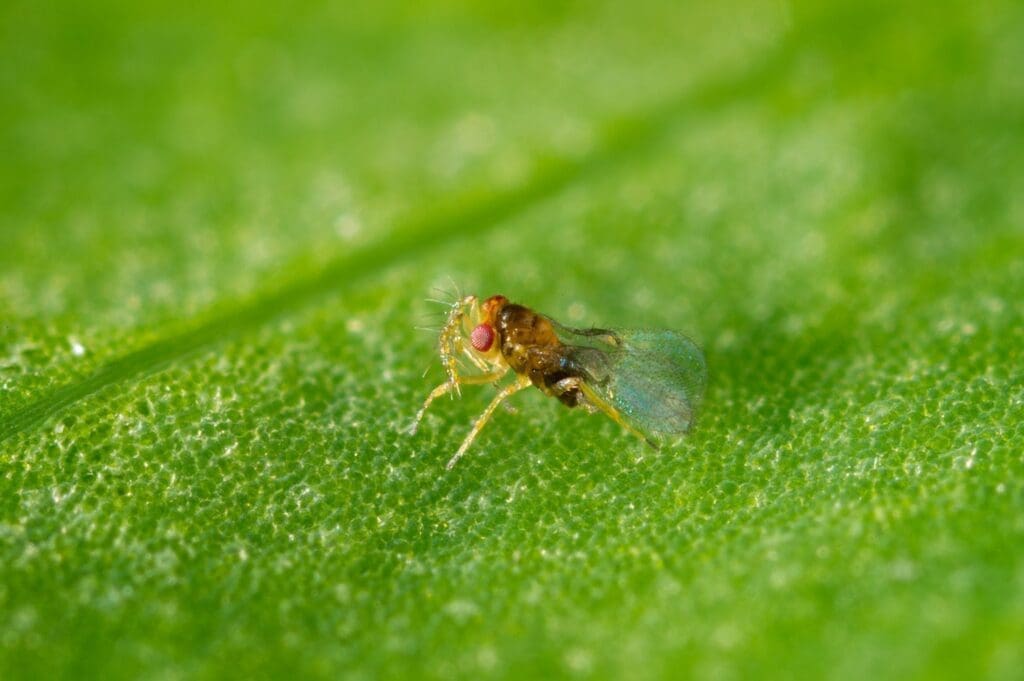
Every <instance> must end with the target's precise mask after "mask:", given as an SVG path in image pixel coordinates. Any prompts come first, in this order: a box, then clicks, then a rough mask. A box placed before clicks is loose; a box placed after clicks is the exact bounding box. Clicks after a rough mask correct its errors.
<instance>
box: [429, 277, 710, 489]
mask: <svg viewBox="0 0 1024 681" xmlns="http://www.w3.org/2000/svg"><path fill="white" fill-rule="evenodd" d="M440 355H441V363H442V364H443V365H444V369H445V371H446V372H447V374H448V379H447V380H446V381H445V382H444V383H442V384H441V385H439V386H437V387H436V388H434V390H433V391H431V393H430V395H428V396H427V399H426V401H425V402H424V403H423V406H422V407H421V408H420V410H419V413H417V414H416V419H415V421H414V422H413V424H412V427H411V429H410V430H411V432H413V433H415V432H416V429H417V427H418V426H419V423H420V421H421V420H422V419H423V415H424V414H425V413H426V411H427V408H428V407H429V406H430V404H431V403H432V402H433V401H434V400H435V399H437V398H438V397H441V396H442V395H446V394H448V393H451V392H455V393H456V394H461V386H463V385H481V384H486V383H493V384H495V386H496V387H498V386H497V382H498V381H499V380H500V379H501V378H503V377H504V376H505V375H506V374H507V373H508V372H509V371H510V370H511V371H512V372H513V373H514V374H515V380H514V381H513V382H512V383H509V384H508V385H506V386H504V387H500V388H499V390H498V394H497V395H495V397H494V399H492V400H491V402H490V404H488V405H487V408H486V409H484V411H483V413H482V414H481V415H480V416H479V417H477V419H476V421H475V422H474V423H473V427H472V429H471V430H470V431H469V434H468V435H466V438H465V439H464V440H463V441H462V444H461V445H460V446H459V449H458V450H457V451H456V452H455V455H454V456H452V458H451V460H449V461H448V466H447V467H448V469H451V468H452V467H453V466H454V465H455V464H456V462H458V460H459V459H460V458H462V455H463V454H465V453H466V450H467V449H469V446H470V445H471V444H472V443H473V440H474V439H475V438H476V436H477V435H478V434H479V433H480V431H481V430H482V429H483V427H484V425H486V424H487V421H488V420H489V419H490V418H491V415H492V414H493V413H494V410H495V409H496V408H497V407H498V405H499V404H501V402H502V401H503V400H505V399H506V398H507V397H509V396H510V395H512V394H514V393H516V392H518V391H520V390H522V389H523V388H526V387H528V386H530V385H533V386H536V387H537V388H539V389H540V390H541V391H542V392H544V394H546V395H550V396H552V397H555V398H557V399H558V400H559V401H561V402H562V404H564V405H566V406H568V407H583V408H585V409H587V410H588V411H591V412H596V411H603V412H604V413H605V414H607V415H608V416H610V417H611V418H612V419H613V420H615V421H616V422H617V423H619V424H620V425H622V426H623V427H625V428H626V429H627V430H629V431H630V432H632V433H634V434H636V435H638V436H640V437H641V438H643V439H644V440H646V441H647V442H648V443H649V444H650V445H652V446H654V447H657V443H656V441H655V439H654V438H660V437H665V436H673V435H680V434H682V433H685V432H686V431H688V430H689V428H690V425H691V424H692V423H693V419H694V411H695V409H696V408H697V405H698V403H699V402H700V399H701V396H702V395H703V393H704V386H705V383H706V382H707V368H706V366H705V363H704V355H703V353H702V352H701V351H700V348H698V347H697V345H696V344H695V343H694V342H693V341H691V340H690V339H689V338H687V337H686V336H684V335H682V334H680V333H677V332H675V331H655V330H641V329H637V330H617V329H573V328H569V327H567V326H563V325H562V324H559V323H558V322H556V321H555V320H554V319H551V318H550V317H548V316H546V315H543V314H540V313H537V312H534V311H533V310H531V309H529V308H527V307H524V306H522V305H517V304H515V303H511V302H509V300H508V298H506V297H505V296H500V295H497V296H491V297H490V298H488V299H487V300H485V301H483V303H480V302H479V301H478V300H477V297H476V296H466V297H463V298H461V299H459V300H457V301H456V302H455V303H453V304H452V305H451V308H450V309H449V312H448V319H447V322H446V323H445V325H444V328H442V329H441V335H440ZM463 360H466V361H468V363H469V365H471V373H466V374H463V373H460V368H461V366H463V365H464V364H465V362H463V365H460V361H463Z"/></svg>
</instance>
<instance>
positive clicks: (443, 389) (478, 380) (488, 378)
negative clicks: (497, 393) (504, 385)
mask: <svg viewBox="0 0 1024 681" xmlns="http://www.w3.org/2000/svg"><path fill="white" fill-rule="evenodd" d="M507 371H508V369H507V368H505V369H501V370H499V371H494V372H491V373H489V374H481V375H479V376H466V377H464V378H460V377H458V376H456V377H455V379H454V380H451V379H449V380H447V381H445V382H444V383H442V384H441V385H439V386H437V387H436V388H434V389H433V390H431V391H430V394H429V395H427V399H426V401H424V402H423V406H422V407H420V410H419V411H418V412H416V418H415V420H413V422H412V425H411V426H409V434H410V435H412V434H415V433H416V429H417V428H419V426H420V421H422V420H423V415H424V414H426V413H427V407H429V406H430V403H431V402H433V401H434V400H436V399H437V398H438V397H441V396H442V395H447V394H448V393H450V392H451V391H452V390H455V389H457V388H458V386H459V385H481V384H483V383H494V382H495V381H497V380H499V379H500V378H501V377H502V376H504V375H505V373H506V372H507Z"/></svg>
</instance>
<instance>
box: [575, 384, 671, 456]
mask: <svg viewBox="0 0 1024 681" xmlns="http://www.w3.org/2000/svg"><path fill="white" fill-rule="evenodd" d="M579 388H580V390H582V391H583V394H584V395H585V396H586V398H587V401H588V402H590V403H591V404H593V405H594V406H595V407H597V408H598V409H600V410H601V411H603V412H604V413H605V414H607V415H608V416H609V417H610V418H611V420H612V421H615V422H616V423H617V424H619V425H620V426H622V427H623V428H625V429H626V430H628V431H629V432H631V433H633V435H636V436H637V437H639V438H640V439H642V440H643V441H644V442H646V443H647V444H649V445H650V446H651V447H654V448H655V449H661V447H659V446H658V443H657V442H655V441H654V440H652V439H651V438H649V437H647V436H646V435H644V434H643V433H641V432H640V431H639V430H637V429H636V428H634V427H633V426H631V425H630V424H628V423H626V421H625V420H624V419H623V418H622V414H620V413H619V410H618V409H616V408H615V407H613V406H612V405H610V404H608V403H607V402H605V401H604V400H603V399H601V397H600V396H598V395H597V393H595V392H594V391H593V390H592V389H591V388H590V387H589V386H588V385H587V384H586V383H583V382H580V384H579Z"/></svg>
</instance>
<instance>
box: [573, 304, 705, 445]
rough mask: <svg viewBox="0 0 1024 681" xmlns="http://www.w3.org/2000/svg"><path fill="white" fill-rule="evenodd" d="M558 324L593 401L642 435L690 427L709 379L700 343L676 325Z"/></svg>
mask: <svg viewBox="0 0 1024 681" xmlns="http://www.w3.org/2000/svg"><path fill="white" fill-rule="evenodd" d="M555 328H556V330H557V332H558V335H559V338H560V340H561V341H562V342H563V343H564V344H565V345H567V346H569V347H568V348H567V352H566V357H567V359H568V361H569V363H570V364H571V365H572V367H573V369H574V370H576V371H577V372H578V373H579V375H581V376H583V377H584V384H585V389H584V394H585V395H586V396H587V398H588V399H589V400H590V401H592V402H594V403H595V406H597V407H599V408H601V409H603V410H604V411H606V412H608V413H609V415H611V416H612V417H613V418H615V417H616V414H617V415H618V416H619V418H621V420H622V421H624V422H625V423H626V424H628V425H629V426H631V427H632V428H633V429H635V430H637V431H639V432H640V433H641V434H643V435H647V436H658V435H661V436H672V435H679V434H682V433H685V432H686V431H687V430H689V428H690V426H691V424H692V423H693V419H694V413H695V411H696V409H697V406H698V404H699V403H700V400H701V398H702V397H703V395H704V387H705V385H706V384H707V367H706V364H705V362H704V354H703V353H702V352H701V350H700V348H699V347H697V345H696V343H694V342H693V341H692V340H690V339H689V338H687V337H686V336H684V335H683V334H681V333H677V332H675V331H655V330H644V329H634V330H612V329H570V328H567V327H563V326H561V325H559V324H557V323H556V325H555ZM617 420H619V419H617Z"/></svg>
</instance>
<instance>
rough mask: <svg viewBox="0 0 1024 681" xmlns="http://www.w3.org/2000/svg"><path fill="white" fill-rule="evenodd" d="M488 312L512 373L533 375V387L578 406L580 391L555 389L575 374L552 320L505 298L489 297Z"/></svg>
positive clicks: (565, 402)
mask: <svg viewBox="0 0 1024 681" xmlns="http://www.w3.org/2000/svg"><path fill="white" fill-rule="evenodd" d="M484 313H485V316H486V317H488V318H489V319H490V320H493V321H492V323H493V325H494V329H495V331H496V332H497V335H498V341H499V342H500V346H499V347H500V348H501V354H502V356H503V357H504V358H505V361H507V362H508V364H509V366H510V367H511V368H512V370H513V371H515V372H516V373H517V374H523V375H526V376H529V378H530V382H531V383H533V385H535V386H537V387H538V388H540V389H541V390H543V391H544V392H545V393H547V394H549V395H554V396H555V397H557V398H558V399H559V400H561V401H562V402H563V403H564V404H566V405H568V406H570V407H573V406H576V404H577V403H578V401H579V395H578V391H576V390H570V391H566V392H559V391H556V390H554V389H553V388H554V386H555V384H556V383H558V381H560V380H562V379H564V378H569V377H572V376H573V375H574V373H573V372H571V371H567V370H566V363H565V362H564V361H563V359H564V351H565V346H563V345H562V342H561V341H560V340H558V336H557V335H556V334H555V328H554V326H553V325H552V323H551V320H550V319H548V318H547V317H545V316H544V315H541V314H537V313H536V312H534V311H533V310H531V309H530V308H528V307H524V306H522V305H517V304H515V303H510V302H508V299H507V298H505V297H504V296H494V297H492V298H488V299H487V300H486V301H485V302H484Z"/></svg>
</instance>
